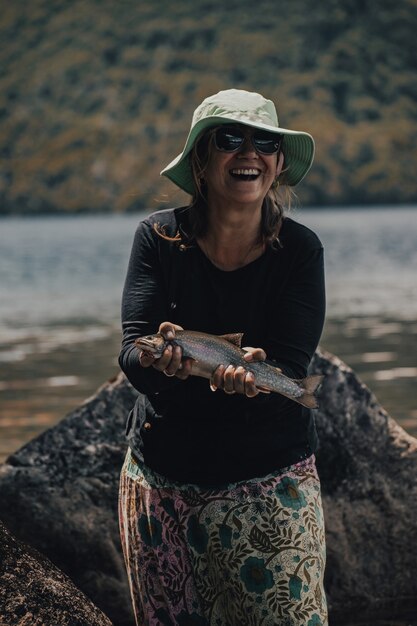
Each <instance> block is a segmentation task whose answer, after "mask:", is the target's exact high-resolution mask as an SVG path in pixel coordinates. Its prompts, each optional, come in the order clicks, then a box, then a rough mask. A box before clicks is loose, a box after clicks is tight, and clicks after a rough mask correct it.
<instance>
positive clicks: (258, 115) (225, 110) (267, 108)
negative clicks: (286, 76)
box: [161, 89, 314, 195]
mask: <svg viewBox="0 0 417 626" xmlns="http://www.w3.org/2000/svg"><path fill="white" fill-rule="evenodd" d="M230 123H233V124H244V125H245V126H251V127H252V128H259V129H262V130H267V131H269V132H271V133H276V134H278V135H283V142H282V151H283V153H284V157H285V171H283V172H282V173H281V174H280V176H279V179H278V180H279V182H280V183H281V184H283V185H291V186H294V185H297V184H298V183H299V182H300V180H302V179H303V178H304V176H305V175H306V174H307V172H308V170H309V169H310V167H311V164H312V162H313V158H314V140H313V137H312V136H311V135H309V134H308V133H304V132H300V131H296V130H289V129H288V128H281V127H280V126H279V123H278V116H277V112H276V110H275V105H274V103H273V102H272V101H271V100H266V99H265V98H264V97H263V96H261V95H260V94H259V93H252V92H249V91H243V90H241V89H227V90H225V91H219V93H216V94H215V95H214V96H210V97H209V98H206V99H205V100H203V102H202V103H201V104H200V106H198V107H197V108H196V110H195V111H194V115H193V119H192V122H191V129H190V132H189V135H188V137H187V141H186V142H185V146H184V150H183V151H182V152H181V154H179V155H178V156H177V157H176V158H175V159H174V160H173V161H171V163H170V164H169V165H167V167H165V168H164V169H163V170H162V172H161V175H162V176H166V177H167V178H169V179H170V180H172V182H173V183H175V184H176V185H178V187H180V188H181V189H183V190H184V191H186V192H187V193H189V194H191V195H193V194H194V191H195V188H194V181H193V175H192V171H191V165H190V153H191V150H192V148H193V146H194V144H195V142H196V139H197V138H198V137H199V135H201V133H202V132H204V131H205V130H207V129H208V128H212V127H214V126H220V125H221V124H230Z"/></svg>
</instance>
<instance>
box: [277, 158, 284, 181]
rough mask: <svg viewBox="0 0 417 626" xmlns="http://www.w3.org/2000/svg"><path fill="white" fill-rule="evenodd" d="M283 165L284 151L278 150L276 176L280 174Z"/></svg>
mask: <svg viewBox="0 0 417 626" xmlns="http://www.w3.org/2000/svg"><path fill="white" fill-rule="evenodd" d="M283 167H284V153H283V152H280V153H279V155H278V161H277V169H276V176H279V175H280V174H281V172H282V168H283Z"/></svg>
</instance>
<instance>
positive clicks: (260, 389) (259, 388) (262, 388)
mask: <svg viewBox="0 0 417 626" xmlns="http://www.w3.org/2000/svg"><path fill="white" fill-rule="evenodd" d="M256 388H257V390H258V391H259V392H260V393H271V390H270V389H267V388H266V387H258V385H256Z"/></svg>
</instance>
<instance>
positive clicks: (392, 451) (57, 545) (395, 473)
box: [0, 352, 417, 626]
mask: <svg viewBox="0 0 417 626" xmlns="http://www.w3.org/2000/svg"><path fill="white" fill-rule="evenodd" d="M311 370H312V371H313V372H322V373H324V374H326V379H325V381H324V383H323V387H322V392H321V408H320V410H319V411H318V412H317V425H318V430H319V435H320V438H321V446H320V450H319V452H318V455H317V456H318V464H319V471H320V475H321V478H322V488H323V503H324V508H325V516H326V524H327V545H328V565H327V571H326V589H327V594H328V600H329V606H330V613H331V622H330V623H331V624H332V626H339V625H347V624H362V625H363V626H364V625H365V624H366V626H372V625H376V624H383V623H389V624H394V623H397V622H398V623H401V622H400V620H401V619H403V620H407V622H406V623H407V624H414V623H416V624H417V580H416V578H415V575H414V573H415V571H416V566H417V553H416V550H415V545H416V543H417V541H416V540H417V536H416V535H417V525H416V523H415V519H416V517H417V498H416V495H417V493H416V491H417V473H416V469H417V441H416V440H415V439H414V438H412V437H410V436H409V435H407V434H406V433H405V432H404V431H403V430H402V429H401V428H400V427H399V426H398V425H397V424H396V423H395V422H394V421H393V420H392V419H391V418H390V417H389V416H388V415H387V413H386V412H385V411H384V410H383V409H382V407H381V406H380V405H379V404H378V402H377V400H376V399H375V397H374V396H373V395H372V393H371V392H370V391H369V389H367V387H365V385H363V384H361V382H360V381H359V380H358V379H357V377H356V376H355V374H354V372H352V370H351V369H349V368H348V367H347V366H346V365H345V364H344V363H342V362H341V361H340V360H339V359H337V358H335V357H333V356H332V355H329V354H324V353H320V352H318V353H317V354H316V355H315V357H314V360H313V363H312V367H311ZM135 397H136V392H135V391H134V390H133V389H132V387H131V386H130V385H129V384H128V383H127V381H126V380H125V379H124V377H123V376H122V375H120V376H119V378H118V379H117V380H115V381H112V382H110V383H107V384H106V385H104V386H103V387H102V388H101V389H99V391H98V392H97V394H96V395H95V396H94V397H93V398H91V399H90V400H88V401H87V402H86V403H85V404H84V405H82V406H81V407H79V408H78V409H77V410H76V411H74V412H73V413H72V414H70V415H69V416H67V417H66V418H65V419H63V420H62V421H61V422H60V423H59V424H58V425H57V426H55V427H54V428H51V429H49V430H47V431H46V432H45V433H43V434H42V435H41V436H40V437H38V438H37V439H35V440H33V441H31V442H30V443H29V444H27V445H26V446H24V447H23V448H22V449H21V450H19V451H18V452H16V453H15V454H14V455H12V456H11V457H10V458H9V459H8V460H7V462H6V463H5V464H4V465H3V466H2V467H1V468H0V518H1V519H3V520H4V521H5V522H6V524H7V525H8V526H9V528H11V529H12V530H13V533H14V534H15V535H16V536H17V537H19V538H20V539H23V540H24V541H25V542H27V543H30V544H31V545H32V546H35V547H36V548H37V549H39V550H40V551H41V552H43V553H44V554H46V555H47V556H48V557H49V558H50V559H51V560H52V561H53V562H54V563H55V564H56V565H57V566H58V567H59V568H60V569H62V570H63V571H64V572H65V573H66V574H68V575H69V576H70V577H71V579H72V580H73V581H74V582H75V584H76V585H77V587H79V588H80V589H82V591H84V592H85V593H86V594H87V595H88V596H89V597H90V598H91V599H92V600H93V601H94V603H95V604H96V605H97V606H98V607H100V608H101V609H102V610H103V611H104V612H105V613H106V614H107V615H108V616H109V617H110V619H111V620H112V621H113V623H114V624H115V625H116V626H128V625H130V624H132V623H133V622H132V616H131V612H130V608H129V607H130V599H129V592H128V587H127V582H126V577H125V572H124V565H123V559H122V555H121V548H120V541H119V534H118V525H117V488H118V476H119V472H120V468H121V465H122V462H123V457H124V453H125V450H126V445H125V442H124V439H123V433H124V422H125V419H126V416H127V413H128V410H129V409H130V407H131V406H132V404H133V402H134V399H135ZM384 620H385V621H384Z"/></svg>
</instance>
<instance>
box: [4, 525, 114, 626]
mask: <svg viewBox="0 0 417 626" xmlns="http://www.w3.org/2000/svg"><path fill="white" fill-rule="evenodd" d="M0 623H1V624H2V626H57V624H59V626H111V622H110V620H109V619H108V618H107V617H106V616H105V615H104V614H103V613H102V612H101V611H100V610H99V609H98V608H97V607H95V606H94V604H93V603H92V602H91V601H90V600H89V599H88V598H86V597H85V595H84V594H83V593H82V592H81V591H79V590H78V589H77V588H76V587H75V586H74V584H73V583H72V582H71V581H70V579H69V578H68V577H67V576H65V574H63V573H62V572H60V571H59V570H58V569H57V568H56V567H55V566H54V565H53V564H52V563H51V561H49V559H47V558H46V557H45V556H43V555H41V554H39V553H38V552H36V550H34V549H33V548H30V547H28V546H25V545H23V544H22V543H21V542H19V541H17V540H16V539H15V538H14V537H13V536H12V535H11V534H10V533H9V532H8V531H7V529H6V528H5V527H4V525H3V524H2V523H1V522H0Z"/></svg>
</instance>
